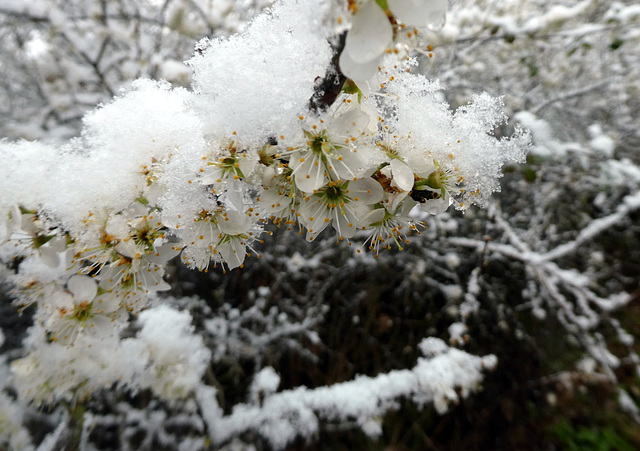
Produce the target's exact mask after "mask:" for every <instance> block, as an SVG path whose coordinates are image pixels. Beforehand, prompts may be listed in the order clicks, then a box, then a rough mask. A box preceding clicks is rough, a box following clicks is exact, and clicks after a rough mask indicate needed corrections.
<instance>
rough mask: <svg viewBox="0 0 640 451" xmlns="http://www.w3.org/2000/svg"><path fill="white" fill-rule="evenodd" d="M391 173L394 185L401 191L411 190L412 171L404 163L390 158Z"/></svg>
mask: <svg viewBox="0 0 640 451" xmlns="http://www.w3.org/2000/svg"><path fill="white" fill-rule="evenodd" d="M390 166H391V174H392V175H393V181H394V182H395V184H396V186H397V187H398V188H400V189H401V190H403V191H411V189H413V182H414V177H413V171H412V170H411V168H410V167H409V166H407V165H406V163H404V162H402V161H400V160H398V159H397V158H394V159H392V160H391V163H390Z"/></svg>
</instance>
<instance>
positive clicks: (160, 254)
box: [147, 243, 182, 265]
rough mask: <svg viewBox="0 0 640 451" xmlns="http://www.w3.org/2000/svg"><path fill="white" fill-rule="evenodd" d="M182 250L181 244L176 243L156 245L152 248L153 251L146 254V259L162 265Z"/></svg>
mask: <svg viewBox="0 0 640 451" xmlns="http://www.w3.org/2000/svg"><path fill="white" fill-rule="evenodd" d="M181 250H182V246H180V245H178V244H177V243H167V244H163V245H162V246H158V247H156V248H155V249H154V252H152V253H151V254H149V255H147V261H149V262H151V263H155V264H157V265H163V264H165V263H166V262H168V261H169V260H171V259H172V258H173V257H175V256H176V255H178V254H179V253H180V251H181Z"/></svg>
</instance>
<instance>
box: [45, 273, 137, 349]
mask: <svg viewBox="0 0 640 451" xmlns="http://www.w3.org/2000/svg"><path fill="white" fill-rule="evenodd" d="M67 288H68V290H69V291H68V292H60V293H57V294H56V295H54V296H51V297H50V298H49V299H50V300H49V303H50V304H49V306H50V308H49V309H43V311H47V312H48V313H50V314H49V316H48V318H47V319H46V321H44V326H45V328H46V329H47V330H48V331H49V332H50V333H51V339H52V340H54V341H56V342H58V343H60V344H73V342H74V341H75V340H76V338H77V337H78V336H79V335H80V334H88V335H91V336H93V337H96V338H106V337H109V336H113V335H114V334H116V333H118V331H119V330H120V328H119V327H118V326H121V325H123V324H124V322H125V321H126V316H127V314H126V311H124V309H120V308H119V307H120V305H119V302H118V300H117V299H116V298H115V297H113V296H109V295H108V294H98V284H97V283H96V282H95V281H94V280H93V279H92V278H91V277H89V276H80V275H77V276H73V277H71V279H69V282H68V283H67Z"/></svg>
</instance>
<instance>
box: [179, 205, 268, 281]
mask: <svg viewBox="0 0 640 451" xmlns="http://www.w3.org/2000/svg"><path fill="white" fill-rule="evenodd" d="M261 231H262V228H261V227H260V226H259V225H258V224H257V223H255V222H254V221H253V220H252V218H251V217H250V216H249V215H247V214H245V213H242V212H239V211H236V210H228V211H226V210H224V209H223V208H222V207H219V208H217V209H216V210H214V211H209V210H204V209H203V210H201V211H200V213H198V215H197V216H196V218H194V221H193V224H192V225H191V227H190V228H189V230H188V231H187V232H186V233H185V235H184V238H185V245H186V247H185V249H184V250H183V255H182V260H183V262H184V263H186V264H187V265H189V266H190V267H195V268H198V269H200V270H206V269H207V268H208V266H209V262H210V261H211V260H213V261H214V262H220V263H222V264H223V265H226V266H227V267H228V268H229V269H234V268H237V267H239V266H242V264H243V263H244V259H245V258H246V256H247V255H248V254H247V249H249V250H253V248H252V247H251V243H252V242H253V241H254V240H256V239H257V237H258V235H259V233H260V232H261Z"/></svg>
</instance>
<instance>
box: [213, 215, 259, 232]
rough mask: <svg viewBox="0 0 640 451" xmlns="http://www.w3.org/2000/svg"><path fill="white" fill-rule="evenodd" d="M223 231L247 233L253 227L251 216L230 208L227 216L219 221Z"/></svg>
mask: <svg viewBox="0 0 640 451" xmlns="http://www.w3.org/2000/svg"><path fill="white" fill-rule="evenodd" d="M218 225H219V226H220V230H221V231H222V233H226V234H228V235H238V234H240V233H246V232H247V231H248V230H249V228H250V227H251V218H250V217H249V216H247V215H245V214H244V213H241V212H239V211H235V210H229V211H228V212H227V216H226V217H223V218H222V219H221V220H219V221H218Z"/></svg>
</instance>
